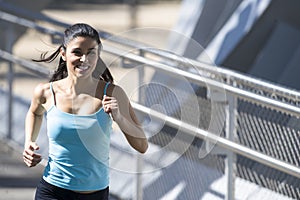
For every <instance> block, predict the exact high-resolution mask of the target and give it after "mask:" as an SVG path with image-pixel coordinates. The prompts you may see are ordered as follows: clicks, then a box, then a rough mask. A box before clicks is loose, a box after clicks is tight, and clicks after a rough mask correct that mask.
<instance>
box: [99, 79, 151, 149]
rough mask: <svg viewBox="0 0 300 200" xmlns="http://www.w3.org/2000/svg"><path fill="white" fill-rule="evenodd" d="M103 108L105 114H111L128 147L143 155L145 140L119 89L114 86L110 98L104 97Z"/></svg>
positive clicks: (127, 101) (128, 103) (129, 106)
mask: <svg viewBox="0 0 300 200" xmlns="http://www.w3.org/2000/svg"><path fill="white" fill-rule="evenodd" d="M103 108H104V111H105V112H106V113H111V115H112V118H113V120H114V121H115V122H116V123H117V124H118V126H119V127H120V129H121V130H122V132H123V133H124V135H125V137H126V139H127V141H128V143H129V144H130V146H132V147H133V148H134V149H135V150H137V151H139V152H140V153H145V152H146V150H147V149H148V141H147V138H146V136H145V133H144V131H143V129H142V127H141V125H140V122H139V120H138V119H137V117H136V115H135V112H134V110H133V108H132V106H131V104H130V101H129V99H128V97H127V95H126V93H125V92H124V90H123V89H122V88H121V87H119V86H115V85H114V86H113V91H112V93H111V96H104V98H103Z"/></svg>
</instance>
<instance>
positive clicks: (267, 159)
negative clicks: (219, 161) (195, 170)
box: [132, 102, 300, 178]
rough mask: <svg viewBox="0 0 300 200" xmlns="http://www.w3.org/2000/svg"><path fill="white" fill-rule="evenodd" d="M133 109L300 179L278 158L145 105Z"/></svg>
mask: <svg viewBox="0 0 300 200" xmlns="http://www.w3.org/2000/svg"><path fill="white" fill-rule="evenodd" d="M132 107H133V108H135V109H136V110H138V111H140V112H142V113H144V114H148V115H151V117H154V118H156V119H159V120H163V121H164V122H165V123H166V124H168V125H169V126H171V127H173V128H180V129H181V130H183V131H184V132H185V133H188V134H191V135H195V136H196V137H197V138H200V139H206V140H209V141H210V142H216V144H217V145H218V146H221V147H223V148H225V149H228V150H231V151H233V152H234V153H237V154H239V155H242V156H245V157H247V158H250V159H252V160H255V161H257V162H259V163H262V164H264V165H268V166H270V167H272V168H274V169H277V170H280V171H282V172H285V173H287V174H290V175H292V176H295V177H297V178H300V168H299V167H296V166H294V165H291V164H289V163H286V162H283V161H281V160H278V159H276V158H272V157H271V156H268V155H265V154H263V153H260V152H258V151H255V150H252V149H250V148H248V147H245V146H243V145H240V144H238V143H236V142H233V141H230V140H228V139H225V138H223V137H220V136H217V135H215V134H213V133H210V132H208V131H206V130H203V129H200V128H198V127H195V126H192V125H190V124H188V123H186V122H183V121H180V120H178V119H175V118H173V117H170V116H167V115H165V114H163V113H160V112H158V111H155V110H151V109H150V108H147V107H145V106H143V105H140V104H138V103H134V102H133V103H132Z"/></svg>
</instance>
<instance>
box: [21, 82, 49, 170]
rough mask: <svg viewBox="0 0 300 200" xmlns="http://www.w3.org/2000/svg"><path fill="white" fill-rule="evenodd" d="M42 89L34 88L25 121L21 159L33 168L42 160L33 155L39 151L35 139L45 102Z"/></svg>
mask: <svg viewBox="0 0 300 200" xmlns="http://www.w3.org/2000/svg"><path fill="white" fill-rule="evenodd" d="M44 88H45V86H44V84H39V85H38V86H37V87H36V88H35V90H34V94H33V98H32V100H31V104H30V107H29V110H28V112H27V115H26V119H25V144H24V151H23V159H24V162H25V163H26V165H27V166H28V167H34V166H36V165H37V164H38V163H39V162H40V161H41V160H42V157H41V155H40V154H37V153H35V151H36V150H38V149H39V146H38V145H37V144H36V139H37V137H38V134H39V131H40V128H41V124H42V120H43V115H44V112H45V108H44V107H43V104H44V103H45V102H46V98H45V96H44V93H45V92H44V90H45V89H44Z"/></svg>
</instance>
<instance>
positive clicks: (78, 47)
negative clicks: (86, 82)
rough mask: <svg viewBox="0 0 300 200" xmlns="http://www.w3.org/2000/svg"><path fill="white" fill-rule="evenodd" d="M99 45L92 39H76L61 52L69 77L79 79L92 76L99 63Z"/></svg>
mask: <svg viewBox="0 0 300 200" xmlns="http://www.w3.org/2000/svg"><path fill="white" fill-rule="evenodd" d="M98 48H99V46H98V44H97V42H96V41H95V40H94V39H92V38H90V37H76V38H74V39H73V40H71V41H70V42H69V43H68V44H67V46H66V49H65V50H62V51H61V55H62V59H63V60H65V61H66V65H67V69H68V75H72V76H75V77H77V78H82V77H89V76H91V75H92V73H93V71H94V69H95V67H96V65H97V61H98V56H99V55H98Z"/></svg>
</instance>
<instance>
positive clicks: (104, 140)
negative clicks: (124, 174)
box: [43, 83, 112, 191]
mask: <svg viewBox="0 0 300 200" xmlns="http://www.w3.org/2000/svg"><path fill="white" fill-rule="evenodd" d="M108 85H109V83H107V84H106V85H105V88H104V94H106V90H107V87H108ZM50 90H51V92H52V96H53V100H54V101H53V102H54V104H53V105H52V106H51V108H50V109H49V110H48V111H47V116H46V119H47V134H48V138H49V158H48V164H47V166H46V167H45V170H44V174H43V179H44V180H45V181H47V182H48V183H50V184H52V185H55V186H58V187H61V188H65V189H69V190H78V191H90V190H101V189H104V188H106V187H107V186H108V185H109V146H110V133H111V130H112V120H111V118H110V116H109V115H108V114H107V113H105V112H104V110H103V108H100V109H99V110H98V111H97V112H96V113H94V114H90V115H76V114H70V113H67V112H63V111H61V110H59V109H58V108H57V107H56V103H55V95H54V92H53V87H52V83H50Z"/></svg>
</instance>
